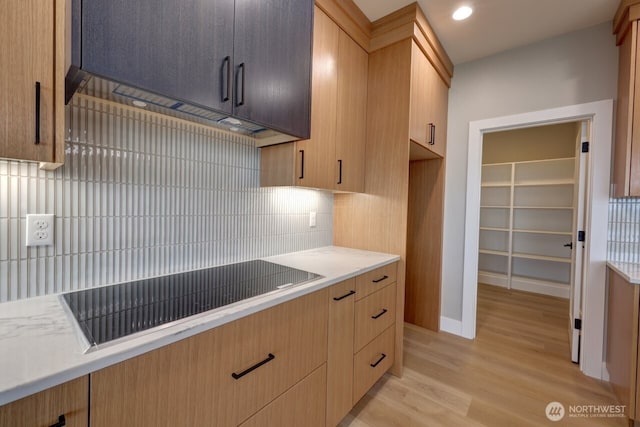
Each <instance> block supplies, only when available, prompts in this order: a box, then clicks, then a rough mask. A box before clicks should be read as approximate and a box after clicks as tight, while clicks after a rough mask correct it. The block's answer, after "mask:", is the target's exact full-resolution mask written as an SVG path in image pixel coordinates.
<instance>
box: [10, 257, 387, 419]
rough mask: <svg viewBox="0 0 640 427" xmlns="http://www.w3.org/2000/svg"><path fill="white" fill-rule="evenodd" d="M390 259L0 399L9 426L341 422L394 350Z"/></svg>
mask: <svg viewBox="0 0 640 427" xmlns="http://www.w3.org/2000/svg"><path fill="white" fill-rule="evenodd" d="M396 270H397V263H393V264H389V265H386V266H384V267H381V268H379V269H376V270H373V271H371V272H368V273H365V274H362V275H360V276H357V277H355V278H352V279H349V280H346V281H344V282H340V283H337V284H335V285H333V286H331V287H329V288H326V289H322V290H319V291H316V292H313V293H311V294H308V295H305V296H302V297H299V298H295V299H293V300H291V301H288V302H284V303H282V304H279V305H276V306H274V307H271V308H269V309H266V310H263V311H259V312H257V313H255V314H252V315H249V316H246V317H243V318H241V319H238V320H236V321H234V322H231V323H228V324H225V325H222V326H219V327H217V328H213V329H211V330H209V331H206V332H203V333H200V334H198V335H195V336H192V337H189V338H185V339H183V340H181V341H178V342H175V343H173V344H170V345H167V346H165V347H161V348H159V349H157V350H153V351H150V352H147V353H144V354H142V355H140V356H136V357H133V358H131V359H128V360H125V361H123V362H120V363H117V364H115V365H112V366H109V367H107V368H104V369H101V370H98V371H96V372H93V373H91V374H90V375H88V376H85V377H82V378H79V379H77V380H74V381H70V382H68V383H65V384H62V385H59V386H56V387H53V388H51V389H48V390H45V391H43V392H41V393H37V394H35V395H33V396H29V397H26V398H24V399H21V400H18V401H16V402H13V403H10V404H8V405H4V406H2V407H0V425H1V426H5V425H7V426H9V425H11V426H25V427H26V426H30V427H31V426H51V425H55V423H56V422H58V418H59V416H60V415H63V416H64V417H65V418H66V425H67V426H88V425H90V426H92V427H102V426H105V427H106V426H115V425H117V426H128V425H131V426H136V427H146V426H149V427H157V426H166V427H169V426H204V425H215V426H237V425H242V426H274V425H278V426H284V425H305V426H318V427H321V426H322V427H324V426H335V425H337V424H338V423H339V422H340V420H341V419H342V418H344V416H345V415H346V414H347V413H348V412H349V411H350V410H351V408H353V406H354V405H355V404H356V403H357V401H358V400H359V399H360V398H361V397H362V396H363V395H364V394H365V393H366V392H367V390H369V388H371V386H372V385H373V384H374V383H375V382H376V381H377V380H378V379H379V378H380V377H381V376H382V375H383V374H384V373H385V372H386V371H387V370H388V369H389V368H390V366H391V364H392V363H393V361H394V336H395V333H394V325H395V312H394V310H395V305H396V300H395V294H396V290H395V286H396V284H395V277H396Z"/></svg>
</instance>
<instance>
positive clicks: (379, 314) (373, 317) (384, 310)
mask: <svg viewBox="0 0 640 427" xmlns="http://www.w3.org/2000/svg"><path fill="white" fill-rule="evenodd" d="M386 312H387V309H386V308H383V309H382V311H381V312H380V313H378V314H376V315H375V316H371V318H372V319H377V318H379V317H380V316H382V315H383V314H385V313H386Z"/></svg>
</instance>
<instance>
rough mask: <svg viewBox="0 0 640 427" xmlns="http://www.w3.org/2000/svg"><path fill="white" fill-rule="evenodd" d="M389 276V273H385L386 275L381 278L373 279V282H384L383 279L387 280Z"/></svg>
mask: <svg viewBox="0 0 640 427" xmlns="http://www.w3.org/2000/svg"><path fill="white" fill-rule="evenodd" d="M388 278H389V276H387V275H386V274H385V275H384V276H382V277H381V278H379V279H375V280H372V282H373V283H380V282H382V281H383V280H387V279H388Z"/></svg>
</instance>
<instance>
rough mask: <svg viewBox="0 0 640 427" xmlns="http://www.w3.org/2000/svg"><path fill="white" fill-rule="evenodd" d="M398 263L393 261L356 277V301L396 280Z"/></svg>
mask: <svg viewBox="0 0 640 427" xmlns="http://www.w3.org/2000/svg"><path fill="white" fill-rule="evenodd" d="M397 271H398V264H397V263H395V262H394V263H392V264H387V265H385V266H382V267H380V268H376V269H375V270H371V271H369V272H366V273H364V274H361V275H359V276H358V277H356V291H357V293H356V301H358V300H361V299H362V298H364V297H366V296H367V295H369V294H371V293H373V292H376V291H378V290H380V289H382V288H384V287H385V286H387V285H388V284H390V283H393V282H395V281H396V275H397Z"/></svg>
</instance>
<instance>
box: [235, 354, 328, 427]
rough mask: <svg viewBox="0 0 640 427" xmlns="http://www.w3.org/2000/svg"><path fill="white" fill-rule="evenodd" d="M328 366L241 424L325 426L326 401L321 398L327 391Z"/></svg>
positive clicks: (256, 425) (255, 426)
mask: <svg viewBox="0 0 640 427" xmlns="http://www.w3.org/2000/svg"><path fill="white" fill-rule="evenodd" d="M326 371H327V367H326V365H322V366H321V367H319V368H317V369H316V370H315V371H313V373H311V374H310V375H309V376H308V377H306V378H305V379H303V380H302V381H300V382H299V383H297V384H296V385H294V386H293V387H291V388H290V389H289V390H287V391H286V392H285V393H283V394H282V395H281V396H280V397H278V398H277V399H276V400H274V401H273V402H271V403H269V404H268V405H267V406H265V407H264V408H263V409H261V410H260V411H258V412H257V413H256V414H255V415H253V416H252V417H251V418H249V419H248V420H247V421H245V422H244V423H242V424H241V426H242V427H260V426H264V427H266V426H309V427H324V426H325V405H324V403H325V400H324V399H322V398H318V397H319V396H321V395H323V394H324V393H325V390H326V385H327V383H326Z"/></svg>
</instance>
